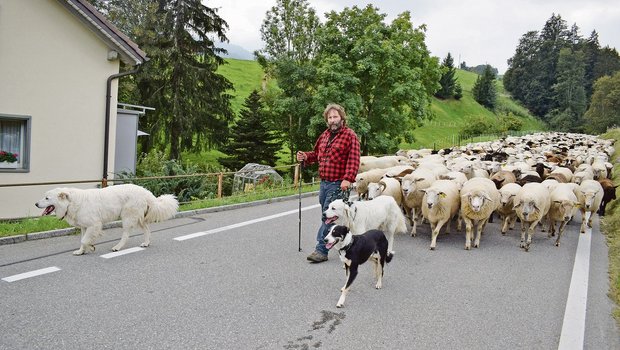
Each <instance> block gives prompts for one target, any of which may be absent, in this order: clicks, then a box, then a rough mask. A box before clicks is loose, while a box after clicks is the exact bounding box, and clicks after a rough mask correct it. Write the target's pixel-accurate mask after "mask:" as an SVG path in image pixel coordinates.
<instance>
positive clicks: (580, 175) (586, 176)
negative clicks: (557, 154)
mask: <svg viewBox="0 0 620 350" xmlns="http://www.w3.org/2000/svg"><path fill="white" fill-rule="evenodd" d="M585 180H594V173H593V172H592V170H589V171H588V170H583V171H577V172H576V173H575V174H574V175H573V181H572V182H573V183H576V184H578V185H580V184H581V183H582V182H583V181H585Z"/></svg>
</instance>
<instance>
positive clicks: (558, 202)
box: [553, 201, 562, 204]
mask: <svg viewBox="0 0 620 350" xmlns="http://www.w3.org/2000/svg"><path fill="white" fill-rule="evenodd" d="M553 203H557V204H560V203H562V201H553Z"/></svg>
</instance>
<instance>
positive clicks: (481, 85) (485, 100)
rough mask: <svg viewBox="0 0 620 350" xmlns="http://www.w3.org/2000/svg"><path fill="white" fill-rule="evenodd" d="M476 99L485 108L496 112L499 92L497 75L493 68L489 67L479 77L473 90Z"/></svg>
mask: <svg viewBox="0 0 620 350" xmlns="http://www.w3.org/2000/svg"><path fill="white" fill-rule="evenodd" d="M472 93H473V95H474V99H475V100H476V101H477V102H478V103H480V104H481V105H483V106H484V107H486V108H488V109H490V110H494V109H495V105H496V103H497V90H496V89H495V74H494V73H493V70H492V69H491V66H489V65H487V68H486V69H485V70H484V73H483V74H482V75H479V76H478V79H476V83H475V84H474V88H473V90H472Z"/></svg>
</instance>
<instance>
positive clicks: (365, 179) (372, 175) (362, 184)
mask: <svg viewBox="0 0 620 350" xmlns="http://www.w3.org/2000/svg"><path fill="white" fill-rule="evenodd" d="M383 175H385V169H372V170H368V171H364V172H361V173H358V174H357V175H356V176H355V184H354V187H355V191H356V192H357V194H358V195H359V196H360V198H367V197H368V184H369V183H371V182H379V181H381V178H382V177H383Z"/></svg>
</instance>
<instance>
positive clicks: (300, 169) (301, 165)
mask: <svg viewBox="0 0 620 350" xmlns="http://www.w3.org/2000/svg"><path fill="white" fill-rule="evenodd" d="M303 179H304V161H303V160H302V161H301V164H300V165H299V230H298V231H299V241H298V242H299V243H298V247H297V249H298V251H300V252H301V183H302V181H303Z"/></svg>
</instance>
